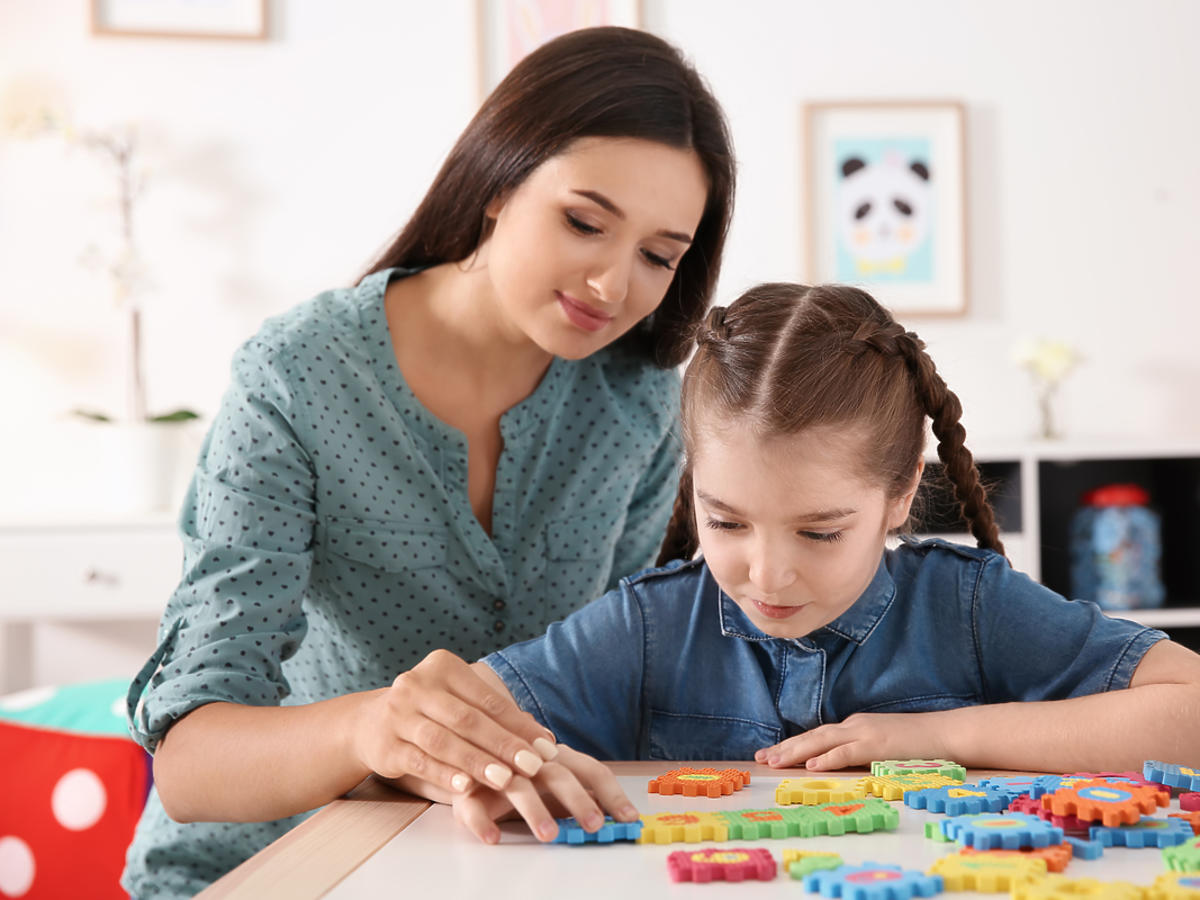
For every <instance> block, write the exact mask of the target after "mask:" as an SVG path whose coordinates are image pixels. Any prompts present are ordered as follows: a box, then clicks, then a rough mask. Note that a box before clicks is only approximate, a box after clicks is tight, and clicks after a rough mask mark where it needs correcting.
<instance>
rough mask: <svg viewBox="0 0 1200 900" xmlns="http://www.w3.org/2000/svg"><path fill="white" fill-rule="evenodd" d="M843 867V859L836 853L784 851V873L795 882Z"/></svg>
mask: <svg viewBox="0 0 1200 900" xmlns="http://www.w3.org/2000/svg"><path fill="white" fill-rule="evenodd" d="M841 865H842V858H841V857H840V856H838V855H837V854H836V853H826V852H825V851H822V850H792V849H790V848H789V849H787V850H784V851H783V871H785V872H787V874H788V875H790V876H791V877H792V878H793V879H794V880H796V881H803V880H804V878H805V877H807V876H808V875H811V874H812V873H813V872H822V871H825V870H827V869H836V868H838V867H840V866H841Z"/></svg>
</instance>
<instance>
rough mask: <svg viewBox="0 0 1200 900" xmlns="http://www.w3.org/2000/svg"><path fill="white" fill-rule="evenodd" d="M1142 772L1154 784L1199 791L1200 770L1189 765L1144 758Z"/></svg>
mask: <svg viewBox="0 0 1200 900" xmlns="http://www.w3.org/2000/svg"><path fill="white" fill-rule="evenodd" d="M1142 774H1143V775H1145V776H1146V778H1147V779H1148V780H1150V781H1153V782H1155V783H1156V784H1165V785H1167V786H1168V787H1173V788H1183V789H1184V790H1185V791H1200V771H1197V770H1196V769H1193V768H1192V767H1191V766H1181V765H1178V764H1177V763H1164V762H1159V761H1158V760H1155V759H1148V760H1146V763H1145V765H1144V766H1143V767H1142Z"/></svg>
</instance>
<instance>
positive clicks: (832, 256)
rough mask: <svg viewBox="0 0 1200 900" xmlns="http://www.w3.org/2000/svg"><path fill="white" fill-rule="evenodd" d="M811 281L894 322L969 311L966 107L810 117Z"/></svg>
mask: <svg viewBox="0 0 1200 900" xmlns="http://www.w3.org/2000/svg"><path fill="white" fill-rule="evenodd" d="M803 118H804V125H803V127H804V134H805V139H804V147H805V152H804V155H805V163H804V165H805V175H806V178H805V182H806V196H805V197H804V198H803V207H804V209H805V211H806V215H805V221H806V229H805V230H806V232H807V240H806V253H805V257H806V265H805V277H806V278H807V279H808V280H809V281H810V282H813V283H821V282H840V283H843V284H855V285H858V286H860V287H863V288H865V289H867V290H869V291H870V292H871V293H872V294H873V295H874V296H875V297H876V298H877V299H878V300H879V301H880V302H881V303H883V304H884V305H885V306H887V307H889V308H890V309H892V311H893V312H895V313H896V314H897V315H900V316H909V315H937V316H954V315H962V314H963V313H965V312H966V309H967V259H966V256H967V252H966V231H965V224H966V196H965V193H966V191H965V160H964V142H963V107H962V104H961V103H957V102H953V101H947V102H942V101H901V102H882V101H861V102H838V103H809V104H807V105H806V106H805V107H804V116H803Z"/></svg>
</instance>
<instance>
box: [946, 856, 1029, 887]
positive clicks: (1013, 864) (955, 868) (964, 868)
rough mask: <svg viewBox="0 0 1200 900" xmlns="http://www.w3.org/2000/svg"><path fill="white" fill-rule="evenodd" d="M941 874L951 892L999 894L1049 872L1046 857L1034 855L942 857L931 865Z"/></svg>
mask: <svg viewBox="0 0 1200 900" xmlns="http://www.w3.org/2000/svg"><path fill="white" fill-rule="evenodd" d="M929 874H930V875H941V876H942V882H943V883H944V884H945V886H946V890H948V891H980V892H983V893H997V892H1000V891H1007V890H1010V889H1012V887H1013V886H1014V885H1015V884H1018V883H1020V882H1023V881H1029V880H1031V879H1034V878H1040V877H1042V876H1043V875H1045V874H1046V860H1044V859H1042V858H1040V857H1035V856H987V855H985V854H982V853H981V854H977V855H974V856H959V855H954V856H943V857H942V858H941V859H939V860H938V861H937V862H935V863H934V864H933V865H932V866H930V868H929Z"/></svg>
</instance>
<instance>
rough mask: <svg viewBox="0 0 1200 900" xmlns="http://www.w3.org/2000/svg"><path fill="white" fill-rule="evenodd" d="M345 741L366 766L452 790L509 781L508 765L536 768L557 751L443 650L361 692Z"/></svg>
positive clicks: (531, 722) (528, 719) (524, 770)
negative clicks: (379, 686)
mask: <svg viewBox="0 0 1200 900" xmlns="http://www.w3.org/2000/svg"><path fill="white" fill-rule="evenodd" d="M351 740H352V742H353V747H354V752H355V753H356V755H357V757H358V758H359V760H360V761H361V762H362V763H363V764H364V765H365V766H367V767H368V768H369V769H370V770H371V771H372V772H375V773H376V774H378V775H381V776H383V777H384V778H399V777H401V776H404V775H415V776H417V777H418V778H421V779H423V780H424V781H426V782H429V783H431V784H434V785H437V786H439V787H441V788H444V789H445V790H448V791H453V792H455V793H462V792H463V791H466V790H467V789H468V788H470V787H471V784H472V782H473V781H475V782H478V783H480V784H484V785H488V786H491V787H495V788H504V787H507V786H508V784H509V782H510V781H511V780H512V778H513V774H514V769H515V770H516V772H517V773H520V774H523V775H526V776H532V775H536V774H537V773H538V771H539V770H540V769H541V767H542V764H543V762H544V761H545V760H547V759H553V758H554V756H555V755H556V753H557V750H556V748H555V746H554V735H553V734H551V733H550V732H549V731H547V730H546V729H545V728H543V727H542V726H541V725H539V724H538V723H537V721H536V720H535V719H534V718H533V716H531V715H529V714H528V713H526V712H522V711H521V710H520V709H519V708H518V707H517V705H516V704H515V703H513V701H512V698H511V697H509V696H508V695H507V694H506V693H502V692H497V691H496V690H495V689H493V688H492V687H491V686H490V685H488V684H487V683H486V682H484V681H483V680H482V679H481V678H480V677H479V676H478V675H477V674H475V672H473V671H472V670H471V667H470V666H469V665H468V664H467V663H465V662H463V661H462V660H461V659H459V658H458V657H457V656H455V655H454V654H453V653H450V652H449V651H446V650H435V651H433V652H432V653H430V654H429V655H428V656H426V657H425V658H424V659H423V660H421V662H419V663H418V664H417V665H416V666H414V667H413V668H412V669H410V670H409V671H407V672H402V673H401V674H400V675H398V676H397V677H396V680H395V681H394V682H392V686H391V687H389V688H383V689H381V690H378V691H372V692H370V693H369V694H367V695H365V699H364V701H363V703H362V705H361V706H360V707H359V709H358V714H357V716H356V721H355V726H354V729H353V734H352V736H351Z"/></svg>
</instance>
